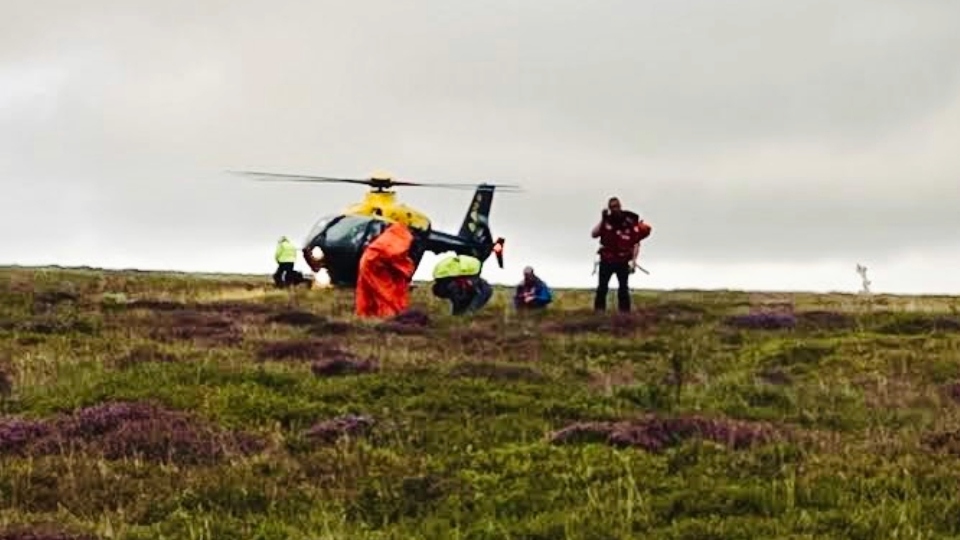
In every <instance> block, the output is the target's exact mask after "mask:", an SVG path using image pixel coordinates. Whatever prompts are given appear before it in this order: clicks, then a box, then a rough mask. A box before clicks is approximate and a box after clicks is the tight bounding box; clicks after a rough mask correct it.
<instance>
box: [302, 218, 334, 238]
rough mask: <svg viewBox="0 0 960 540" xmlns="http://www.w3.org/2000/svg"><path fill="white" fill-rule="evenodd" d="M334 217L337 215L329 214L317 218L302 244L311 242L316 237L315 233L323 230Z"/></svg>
mask: <svg viewBox="0 0 960 540" xmlns="http://www.w3.org/2000/svg"><path fill="white" fill-rule="evenodd" d="M336 217H337V216H336V215H331V216H323V217H322V218H320V219H318V220H317V222H316V223H315V224H314V225H313V227H312V228H311V229H310V233H309V234H307V239H306V241H305V242H304V244H303V245H308V244H310V243H311V242H313V240H314V239H315V238H316V237H317V235H318V234H320V233H321V232H323V229H324V227H326V226H327V225H328V224H329V223H330V222H331V221H333V219H334V218H336Z"/></svg>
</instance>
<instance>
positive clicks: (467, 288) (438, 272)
mask: <svg viewBox="0 0 960 540" xmlns="http://www.w3.org/2000/svg"><path fill="white" fill-rule="evenodd" d="M482 269H483V263H482V262H480V260H479V259H477V258H476V257H471V256H469V255H456V256H453V257H447V258H445V259H443V260H441V261H440V262H438V263H437V265H436V266H435V267H434V268H433V295H434V296H436V297H437V298H442V299H445V300H449V301H450V306H451V313H452V314H453V315H463V314H466V313H469V312H473V311H478V310H479V309H481V308H482V307H483V306H485V305H487V302H489V301H490V298H491V297H492V296H493V287H491V286H490V284H489V283H487V281H486V280H485V279H483V278H482V277H480V271H481V270H482Z"/></svg>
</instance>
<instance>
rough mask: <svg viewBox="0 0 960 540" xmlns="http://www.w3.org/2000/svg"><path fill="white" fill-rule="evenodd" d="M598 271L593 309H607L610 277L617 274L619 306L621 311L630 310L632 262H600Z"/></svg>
mask: <svg viewBox="0 0 960 540" xmlns="http://www.w3.org/2000/svg"><path fill="white" fill-rule="evenodd" d="M597 273H598V274H599V280H598V283H597V294H596V296H595V297H594V299H593V309H595V310H597V311H605V310H606V309H607V292H608V291H609V290H610V278H611V277H613V276H614V275H616V276H617V285H618V288H617V308H618V309H619V310H620V311H623V312H626V311H630V284H629V279H630V264H629V263H627V262H622V263H609V262H603V261H601V262H600V268H599V269H598V271H597Z"/></svg>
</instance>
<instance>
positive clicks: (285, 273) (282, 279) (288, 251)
mask: <svg viewBox="0 0 960 540" xmlns="http://www.w3.org/2000/svg"><path fill="white" fill-rule="evenodd" d="M273 258H274V260H276V261H277V271H276V272H274V273H273V283H274V285H276V286H277V287H280V288H283V287H285V286H286V283H287V279H288V278H289V276H290V272H293V265H294V263H296V262H297V246H295V245H293V242H291V241H290V240H289V239H288V238H287V237H286V236H281V237H280V240H279V241H278V242H277V251H276V252H275V253H274V256H273Z"/></svg>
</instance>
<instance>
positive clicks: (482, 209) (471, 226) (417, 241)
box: [235, 171, 520, 288]
mask: <svg viewBox="0 0 960 540" xmlns="http://www.w3.org/2000/svg"><path fill="white" fill-rule="evenodd" d="M235 173H236V174H242V175H245V176H250V177H255V178H256V179H258V180H261V181H288V182H308V183H344V184H359V185H367V186H369V187H370V190H369V191H367V192H366V194H365V196H364V198H363V199H362V200H361V201H359V202H356V203H354V204H351V205H349V206H348V207H347V208H345V209H343V210H342V211H340V212H339V213H335V214H329V215H324V216H322V217H320V218H319V219H318V220H317V221H316V222H315V223H314V225H313V227H311V229H310V231H309V232H308V233H307V236H306V239H305V241H304V242H303V248H302V250H301V251H302V253H303V257H304V260H305V261H306V263H307V265H308V266H309V267H310V269H311V270H313V271H314V272H319V271H320V270H321V269H325V270H326V272H327V274H328V276H329V278H330V284H331V285H332V286H334V287H348V288H353V287H356V284H357V274H358V273H359V267H360V257H361V255H362V254H363V250H364V249H365V248H366V246H367V245H369V244H370V242H372V241H373V239H374V238H376V237H377V236H379V235H380V233H382V232H383V231H384V230H385V229H386V228H387V227H388V226H390V224H391V223H394V222H399V223H403V224H404V225H406V226H407V227H408V228H409V229H410V232H411V233H413V237H414V245H413V247H412V248H411V253H410V256H411V259H412V260H413V263H414V266H415V267H419V265H420V261H421V260H422V258H423V255H424V254H425V253H426V252H427V251H429V252H432V253H437V254H440V253H446V252H450V251H452V252H454V253H456V254H458V255H470V256H473V257H476V258H477V259H479V260H480V261H481V262H483V261H486V260H487V259H488V258H489V257H490V255H491V253H493V254H495V256H496V259H497V264H498V265H499V267H500V268H503V246H504V243H505V239H504V238H503V237H498V238H497V239H495V240H494V239H493V236H492V234H491V231H490V224H489V219H490V209H491V207H492V205H493V194H494V191H495V190H497V189H500V190H502V191H505V192H511V191H513V192H516V191H519V190H520V188H519V186H516V185H506V184H491V183H479V184H439V183H423V182H410V181H406V180H394V179H393V177H392V175H390V174H388V173H385V172H377V173H374V174H373V175H371V177H370V178H331V177H325V176H307V175H299V174H282V173H271V172H259V171H235ZM396 186H404V187H432V188H441V189H473V190H474V194H473V199H472V200H471V202H470V205H469V206H468V207H467V211H466V214H465V215H464V218H463V222H462V224H461V226H460V230H459V231H458V232H457V233H456V234H453V233H449V232H443V231H439V230H436V229H434V228H433V223H432V222H431V220H430V218H429V217H427V215H426V214H425V213H423V212H422V211H420V210H418V209H416V208H413V207H411V206H409V205H407V204H404V203H402V202H399V201H398V200H397V193H396V191H394V190H393V189H392V188H394V187H396ZM317 248H319V251H320V254H321V255H320V256H317V255H315V251H316V250H317Z"/></svg>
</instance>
